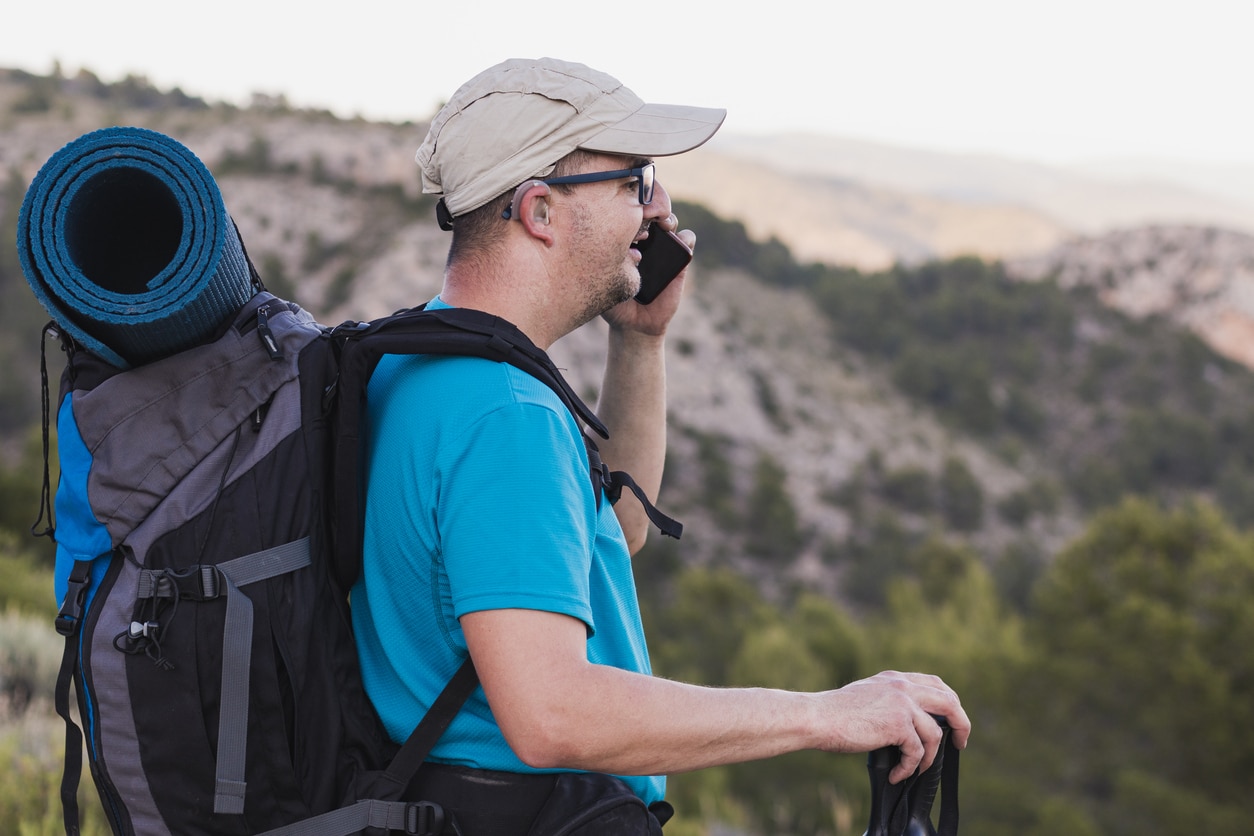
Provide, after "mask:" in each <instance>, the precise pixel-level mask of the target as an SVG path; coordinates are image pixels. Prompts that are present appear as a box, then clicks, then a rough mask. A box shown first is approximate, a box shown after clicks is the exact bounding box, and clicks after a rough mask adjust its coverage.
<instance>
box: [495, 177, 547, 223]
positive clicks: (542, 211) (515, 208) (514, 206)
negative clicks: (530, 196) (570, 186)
mask: <svg viewBox="0 0 1254 836" xmlns="http://www.w3.org/2000/svg"><path fill="white" fill-rule="evenodd" d="M535 186H539V187H540V188H542V189H544V194H543V197H548V196H549V193H550V190H549V184H548V183H546V182H544V181H543V180H526V181H524V182H522V183H520V184H519V186H518V188H516V189H514V199H513V200H512V201H511V202H510V205H509V206H508V207H506V209H505V211H504V212H502V213H501V217H502V218H504V219H505V220H507V221H508V220H509V219H510V218H520V219H521V217H522V216H521V215H520V214H519V213H520V212H521V211H522V200H523V197H524V196H525V195H526V194H527V192H529V191H530V190H531V189H532V188H534V187H535ZM532 219H533V220H534V221H535V222H536V223H542V224H547V223H548V222H549V204H548V201H543V200H542V201H540V207H539V208H537V209H536V212H535V214H534V215H532Z"/></svg>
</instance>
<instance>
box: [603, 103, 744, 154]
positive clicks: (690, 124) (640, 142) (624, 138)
mask: <svg viewBox="0 0 1254 836" xmlns="http://www.w3.org/2000/svg"><path fill="white" fill-rule="evenodd" d="M725 118H727V111H726V110H724V109H722V108H712V107H688V106H686V105H661V104H646V105H644V106H643V107H641V108H640V109H639V110H637V111H636V112H635V113H633V114H631V115H630V116H628V117H627V118H626V119H623V120H621V121H619V122H617V123H616V124H614V125H611V126H609V127H608V128H606V129H605V130H603V131H601V132H600V133H598V134H597V135H596V136H593V137H592V138H590V139H588V140H585V141H584V142H581V143H579V147H580V148H582V149H584V150H585V151H597V152H600V153H603V154H630V155H633V156H641V157H665V156H669V155H671V154H682V153H684V152H685V151H691V150H692V149H693V148H696V147H697V146H699V145H702V144H703V143H705V141H706V140H708V139H709V138H710V137H712V136H714V133H715V131H717V130H718V129H719V126H720V125H722V124H723V120H724V119H725Z"/></svg>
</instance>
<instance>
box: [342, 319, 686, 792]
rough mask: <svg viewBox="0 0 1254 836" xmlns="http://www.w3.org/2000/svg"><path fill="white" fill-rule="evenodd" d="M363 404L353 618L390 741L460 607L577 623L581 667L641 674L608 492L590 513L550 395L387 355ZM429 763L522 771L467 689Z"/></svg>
mask: <svg viewBox="0 0 1254 836" xmlns="http://www.w3.org/2000/svg"><path fill="white" fill-rule="evenodd" d="M432 306H433V307H447V306H446V305H443V304H442V303H441V302H440V300H439V299H438V298H437V299H436V300H435V301H434V302H433V303H432ZM368 398H369V406H368V414H367V423H368V438H367V442H366V445H367V446H366V461H367V467H368V470H367V488H366V490H367V494H366V520H365V557H364V565H363V567H362V577H361V579H360V580H359V581H358V583H357V585H356V586H355V587H354V589H353V597H352V601H353V627H354V630H355V632H356V636H357V645H358V650H359V654H360V656H361V664H362V675H363V677H364V679H365V684H366V690H367V692H368V693H369V695H370V698H371V700H372V701H373V703H374V705H375V708H376V709H377V710H378V712H379V714H380V716H381V717H382V719H383V722H384V724H385V726H386V727H387V730H388V733H389V735H390V736H391V737H392V739H393V740H396V741H397V742H401V741H404V740H405V739H406V738H407V737H408V736H409V734H410V732H412V731H413V729H414V726H415V725H416V724H417V722H418V720H419V719H420V718H421V717H422V716H423V714H424V713H425V712H426V710H427V707H428V706H430V705H431V703H432V702H433V701H434V700H435V697H436V695H438V694H439V692H440V691H441V690H442V689H443V688H444V686H445V684H447V682H448V680H449V678H450V677H451V676H452V675H453V673H454V672H455V671H456V670H457V668H458V667H459V666H460V665H461V663H462V661H463V660H464V659H465V658H466V655H467V651H466V640H465V637H464V635H463V634H462V631H461V626H460V623H459V622H458V619H459V618H460V617H461V616H463V615H465V614H466V613H469V612H476V611H479V610H490V609H505V608H519V609H535V610H545V611H551V612H557V613H563V614H565V615H569V616H572V617H574V618H578V619H579V620H581V621H583V622H584V623H585V624H586V625H587V628H588V643H587V647H588V660H589V661H590V662H593V663H596V664H603V665H612V666H614V667H617V668H622V669H625V670H630V671H636V672H639V673H650V671H651V669H650V667H649V658H648V651H647V649H646V646H645V640H644V632H643V629H642V628H641V624H640V611H639V606H638V603H637V600H636V589H635V581H634V578H633V576H632V570H631V557H630V555H629V553H628V551H627V545H626V541H625V538H624V537H623V532H622V528H621V527H620V526H619V524H618V518H617V517H616V516H615V514H614V510H613V508H612V507H611V505H610V503H609V501H608V500H603V501H602V502H601V507H600V509H599V510H598V509H597V504H596V501H595V498H594V497H593V494H592V486H591V482H590V480H589V476H588V463H587V456H586V454H585V451H584V446H583V441H582V435H581V433H580V430H579V427H578V425H577V424H576V422H575V420H574V418H573V417H571V415H570V413H569V412H568V411H567V409H566V407H564V406H563V405H562V403H561V401H560V400H559V399H558V398H557V396H556V395H554V394H553V392H552V390H550V389H549V388H548V387H547V386H546V385H545V384H543V383H541V382H540V381H538V380H536V379H535V378H533V377H532V376H531V375H529V374H527V373H526V372H523V371H520V370H518V369H516V368H514V367H513V366H510V365H508V364H505V363H496V362H493V361H490V360H484V359H481V358H477V357H436V356H429V355H428V356H399V355H389V356H387V357H384V358H383V360H382V361H381V362H380V363H379V366H378V368H377V369H376V370H375V372H374V376H373V377H372V378H371V381H370V387H369V391H368ZM554 687H558V686H557V684H556V683H554ZM430 759H431V760H433V761H437V762H441V763H450V764H457V765H462V766H473V767H478V768H481V769H496V770H504V771H510V772H536V771H538V770H534V769H532V768H531V767H529V766H527V765H526V764H524V763H523V762H522V761H521V760H519V759H518V757H517V756H516V755H515V754H514V752H513V751H512V750H511V749H510V748H509V745H508V744H507V743H506V741H505V738H504V736H503V735H502V734H501V730H500V728H499V727H498V726H497V724H496V721H495V719H494V718H493V716H492V712H491V709H490V708H489V707H488V704H487V701H486V699H485V698H484V694H483V690H482V689H477V690H476V692H475V693H474V695H473V696H471V698H470V700H469V701H467V703H466V705H465V707H464V708H463V709H462V710H461V712H460V713H459V714H458V716H457V717H456V719H454V720H453V723H452V725H451V726H450V727H449V729H448V731H446V732H445V734H444V736H443V737H442V738H441V739H440V742H439V743H438V744H437V745H436V747H435V749H434V750H432V753H431V756H430ZM624 780H626V781H627V783H628V784H630V785H631V787H632V789H633V790H635V792H636V793H637V794H638V795H639V796H640V797H641V798H642V799H643V800H644V801H645V803H647V804H651V803H653V802H654V801H658V800H660V799H661V798H662V795H663V793H664V792H665V786H666V780H665V778H664V777H663V776H637V777H626V776H624Z"/></svg>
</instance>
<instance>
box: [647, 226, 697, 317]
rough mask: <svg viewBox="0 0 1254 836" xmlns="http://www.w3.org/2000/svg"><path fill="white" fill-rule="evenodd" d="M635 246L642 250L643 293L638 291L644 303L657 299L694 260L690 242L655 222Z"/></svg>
mask: <svg viewBox="0 0 1254 836" xmlns="http://www.w3.org/2000/svg"><path fill="white" fill-rule="evenodd" d="M636 249H638V250H640V292H639V293H637V294H636V301H637V302H639V303H640V304H642V305H647V304H649V303H650V302H652V301H653V300H654V299H656V298H657V297H658V294H659V293H661V292H662V291H663V290H665V289H666V286H667V285H668V284H670V283H671V280H672V279H674V278H675V277H676V276H678V275H679V274H680V272H681V271H682V270H683V269H684V268H685V267H687V266H688V262H690V261H692V250H690V249H688V245H687V244H685V243H684V242H683V241H682V240H680V237H679V236H678V235H676V234H675V233H673V232H667V231H666V230H665V229H662V227H660V226H658V225H657V224H656V223H651V224H649V237H648V238H646V239H644V240H643V241H641V242H640V243H639V244H637V245H636Z"/></svg>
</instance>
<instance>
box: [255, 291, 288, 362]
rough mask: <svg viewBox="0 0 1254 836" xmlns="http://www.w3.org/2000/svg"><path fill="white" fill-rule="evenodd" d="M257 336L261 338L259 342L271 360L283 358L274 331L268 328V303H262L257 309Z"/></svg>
mask: <svg viewBox="0 0 1254 836" xmlns="http://www.w3.org/2000/svg"><path fill="white" fill-rule="evenodd" d="M257 336H258V337H260V338H261V344H262V345H263V346H265V347H266V351H267V352H268V353H269V355H270V359H271V360H282V359H283V349H281V348H279V344H278V342H277V341H276V340H275V339H274V332H273V331H271V330H270V306H269V305H262V306H261V307H260V308H258V309H257Z"/></svg>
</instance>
